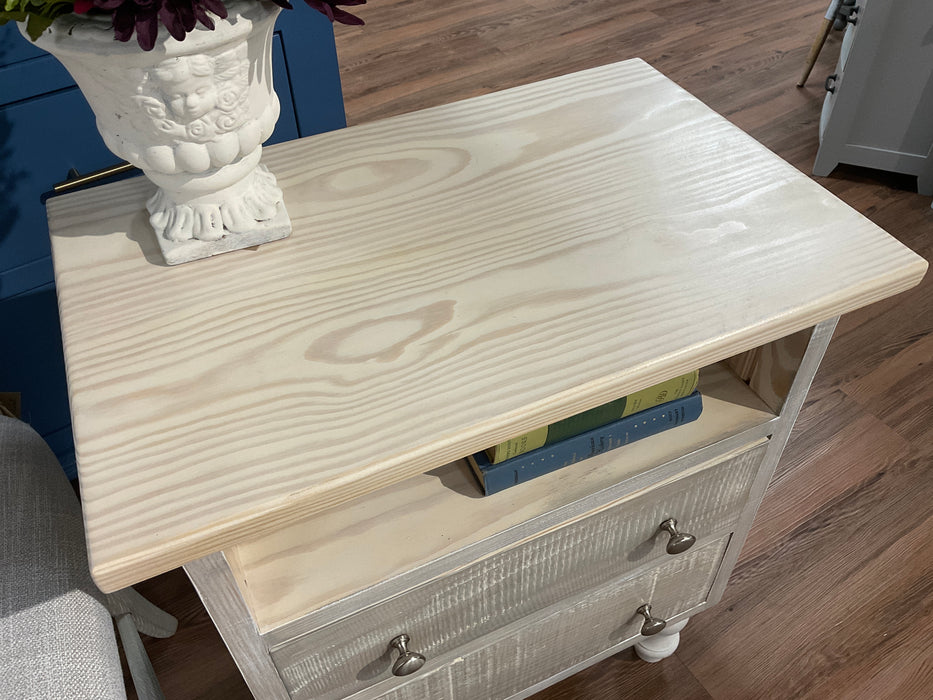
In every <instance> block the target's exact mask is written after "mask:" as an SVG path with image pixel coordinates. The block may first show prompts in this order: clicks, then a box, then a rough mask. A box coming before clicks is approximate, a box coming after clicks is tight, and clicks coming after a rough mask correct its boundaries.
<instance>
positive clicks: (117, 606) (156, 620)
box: [107, 588, 178, 638]
mask: <svg viewBox="0 0 933 700" xmlns="http://www.w3.org/2000/svg"><path fill="white" fill-rule="evenodd" d="M107 609H108V610H110V614H111V615H113V617H114V618H116V617H118V616H120V615H132V616H133V624H134V625H135V626H136V629H137V630H139V631H140V632H142V633H143V634H145V635H146V636H149V637H159V638H164V637H171V636H172V635H173V634H175V630H176V629H178V620H176V619H175V618H174V617H172V616H171V615H169V614H168V613H167V612H165V611H164V610H162V609H161V608H159V607H156V606H155V605H153V604H152V603H150V602H149V601H148V600H146V599H145V598H143V597H142V596H141V595H140V594H139V593H137V592H136V590H135V589H133V588H124V589H122V590H119V591H116V592H115V593H110V594H108V595H107Z"/></svg>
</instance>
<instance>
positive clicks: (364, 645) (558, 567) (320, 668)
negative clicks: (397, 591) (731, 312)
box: [272, 442, 767, 698]
mask: <svg viewBox="0 0 933 700" xmlns="http://www.w3.org/2000/svg"><path fill="white" fill-rule="evenodd" d="M766 446H767V442H761V443H757V444H755V445H753V446H750V447H749V448H747V449H745V450H744V451H742V452H740V453H739V454H735V455H733V456H731V457H729V458H726V459H722V460H720V461H717V462H713V463H708V464H707V465H704V466H701V467H699V468H697V469H696V470H695V471H693V472H690V473H688V474H687V475H685V476H683V477H682V478H679V479H677V480H674V481H671V482H668V483H665V484H662V485H660V486H657V487H655V488H652V489H648V490H645V491H642V492H638V493H635V494H633V495H632V496H630V497H627V498H626V499H623V500H622V501H619V502H616V503H614V504H611V505H610V506H608V507H606V508H603V509H600V510H598V511H595V512H591V513H589V514H586V515H584V516H582V517H580V518H577V519H575V520H573V521H570V522H568V523H566V524H564V525H562V526H560V527H557V528H554V529H552V530H549V531H547V532H544V533H542V534H539V535H537V536H535V537H533V538H531V539H529V540H526V541H524V542H521V543H518V544H516V545H514V546H512V547H509V548H507V549H505V550H502V551H500V552H497V553H496V554H493V555H491V556H488V557H486V558H484V559H481V560H479V561H477V562H474V563H473V564H471V565H469V566H467V567H464V568H462V569H460V570H458V571H455V572H452V573H450V574H448V575H446V576H443V577H441V578H439V579H436V580H433V581H430V582H428V583H425V584H423V585H421V586H418V587H417V588H414V589H412V590H410V591H407V592H405V593H403V594H401V595H398V596H396V597H394V598H391V599H389V600H386V601H384V602H382V603H380V604H378V605H375V606H372V607H370V608H368V609H365V610H362V611H360V612H358V613H355V614H353V615H351V616H349V617H347V618H344V619H342V620H339V621H337V622H335V623H333V624H331V625H328V626H326V627H324V628H322V629H319V630H316V631H314V632H311V633H308V634H305V635H302V636H300V637H298V638H296V639H293V640H290V641H288V642H285V643H283V644H280V645H278V646H277V647H275V648H274V649H273V650H272V656H273V659H274V661H275V664H276V666H277V667H278V668H279V670H280V673H281V674H282V677H283V679H284V681H285V684H286V686H287V687H288V688H289V690H290V691H291V692H292V693H293V694H294V696H295V697H300V698H304V697H309V698H310V697H313V698H336V697H343V696H345V695H347V694H349V693H351V692H356V691H358V690H360V689H362V688H365V687H366V686H367V685H369V684H372V683H375V682H377V681H380V680H383V679H385V678H389V677H391V670H390V667H391V664H392V654H391V653H390V651H389V648H388V643H389V641H390V640H391V639H393V638H394V637H395V636H397V635H398V634H401V633H405V634H408V635H410V637H411V640H412V647H413V648H416V649H417V650H418V651H420V652H421V653H423V654H425V655H426V656H429V657H437V656H439V655H441V654H444V653H446V652H447V651H449V650H451V649H454V648H457V647H460V646H462V645H464V644H466V643H468V642H470V641H471V640H473V639H476V638H478V637H480V636H482V635H485V634H488V633H490V632H492V631H494V630H496V629H498V628H500V627H503V626H505V625H507V624H509V623H512V622H515V621H517V620H519V619H521V618H523V617H525V616H527V615H530V614H532V613H534V612H537V611H539V610H541V609H543V608H545V607H547V606H549V605H553V604H555V603H558V602H560V601H562V600H565V599H567V598H569V597H572V596H574V595H576V594H578V593H580V592H582V591H586V590H590V589H592V588H594V587H597V586H599V585H601V584H603V583H606V582H608V581H612V580H615V579H618V578H619V577H620V576H623V575H624V574H625V573H626V572H628V571H633V570H634V569H636V568H638V567H640V566H643V565H645V564H647V563H649V562H651V561H652V560H655V559H658V558H662V557H665V558H666V557H671V558H672V559H676V558H677V557H683V556H685V555H684V554H680V555H668V554H666V553H665V545H666V542H667V540H668V535H667V533H664V532H661V531H659V528H658V526H659V524H660V523H661V522H662V521H664V520H666V519H667V518H671V517H673V518H676V519H677V520H678V523H679V526H680V528H681V529H682V530H685V531H687V532H689V533H691V534H693V535H695V536H696V537H697V539H698V540H700V541H702V540H704V539H705V538H708V537H709V536H712V535H719V534H723V533H726V532H730V531H731V529H732V527H733V525H734V524H735V522H736V521H737V520H738V517H739V515H740V513H741V510H742V507H743V506H744V504H745V502H746V500H747V497H748V491H749V488H750V487H751V483H752V481H753V480H754V476H755V474H756V473H757V468H758V465H759V464H760V462H761V458H762V456H763V455H764V451H765V449H766Z"/></svg>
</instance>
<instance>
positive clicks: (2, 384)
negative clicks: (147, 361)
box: [0, 4, 346, 478]
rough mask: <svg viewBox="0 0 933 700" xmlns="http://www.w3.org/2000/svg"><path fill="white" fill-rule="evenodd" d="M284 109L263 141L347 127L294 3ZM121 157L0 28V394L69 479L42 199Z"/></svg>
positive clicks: (61, 85) (37, 56)
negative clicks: (12, 398) (11, 395)
mask: <svg viewBox="0 0 933 700" xmlns="http://www.w3.org/2000/svg"><path fill="white" fill-rule="evenodd" d="M273 65H274V80H275V86H276V92H277V93H278V96H279V101H280V102H281V105H282V114H281V117H280V118H279V122H278V125H277V127H276V130H275V133H274V134H273V135H272V138H271V139H270V140H269V143H277V142H279V141H286V140H289V139H295V138H298V137H301V136H310V135H312V134H317V133H321V132H324V131H330V130H333V129H339V128H341V127H343V126H346V118H345V115H344V110H343V97H342V95H341V90H340V76H339V73H338V68H337V52H336V48H335V46H334V34H333V28H332V26H331V24H330V22H329V21H328V20H327V19H326V18H325V17H324V16H323V15H321V14H319V13H317V12H314V11H313V10H311V9H310V8H308V7H304V6H303V5H300V4H299V6H297V7H296V9H295V10H294V11H283V12H282V13H281V14H280V15H279V19H278V22H277V24H276V32H275V42H274V46H273ZM117 161H118V159H117V158H116V156H114V155H113V154H112V153H110V151H108V150H107V148H106V147H105V146H104V144H103V141H102V140H101V138H100V136H99V135H98V133H97V129H96V127H95V126H94V116H93V114H92V112H91V110H90V108H89V107H88V105H87V103H86V102H85V100H84V98H83V96H82V95H81V93H80V91H79V90H78V89H77V87H75V84H74V81H73V80H72V79H71V76H70V75H68V73H67V72H66V71H65V69H64V68H62V67H61V65H60V64H59V63H58V62H57V61H56V60H55V59H54V58H52V57H51V56H49V55H48V54H46V53H45V52H43V51H40V50H39V49H37V48H35V47H34V46H32V45H31V44H30V43H29V42H28V41H27V40H25V39H23V38H22V37H21V36H20V34H19V31H18V30H17V28H16V27H15V26H14V25H13V24H7V25H5V26H3V27H0V188H2V195H0V391H10V392H19V393H20V394H21V395H22V410H23V419H24V420H26V421H27V422H29V423H30V424H32V426H33V427H34V428H35V429H36V430H37V431H38V432H39V433H40V434H41V435H42V436H43V437H44V438H45V439H46V441H47V442H48V443H49V444H50V445H51V446H52V449H53V450H54V451H55V453H56V455H57V456H58V458H59V460H60V461H61V462H62V464H63V465H64V466H65V471H66V472H68V476H69V477H71V478H74V476H75V475H76V473H75V457H74V446H73V444H72V439H71V420H70V414H69V410H68V395H67V391H66V387H65V369H64V360H63V358H62V348H61V332H60V330H59V323H58V307H57V303H56V298H55V285H54V280H53V274H52V261H51V257H50V250H49V238H48V226H47V222H46V216H45V206H44V205H43V202H42V198H43V195H44V194H46V193H48V192H49V191H50V190H51V188H52V186H53V185H54V184H55V183H58V182H61V181H63V180H66V179H68V173H69V171H70V170H72V169H74V170H76V171H77V172H79V173H88V172H92V171H94V170H99V169H101V168H105V167H107V166H110V165H114V164H115V163H116V162H117Z"/></svg>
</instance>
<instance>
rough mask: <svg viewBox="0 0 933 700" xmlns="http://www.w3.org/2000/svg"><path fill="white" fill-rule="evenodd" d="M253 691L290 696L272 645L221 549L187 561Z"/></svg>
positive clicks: (273, 697)
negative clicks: (261, 632)
mask: <svg viewBox="0 0 933 700" xmlns="http://www.w3.org/2000/svg"><path fill="white" fill-rule="evenodd" d="M185 573H186V574H188V578H190V579H191V583H192V584H194V587H195V589H196V590H197V592H198V595H200V596H201V600H203V601H204V606H205V607H206V608H207V612H208V614H209V615H210V616H211V619H212V620H213V621H214V624H216V625H217V629H218V631H219V632H220V635H221V637H223V640H224V643H225V644H226V645H227V648H228V649H229V650H230V653H231V654H232V655H233V659H234V661H236V664H237V667H238V668H239V669H240V672H241V673H242V674H243V678H244V679H245V680H246V684H247V685H248V686H249V689H250V691H251V692H252V693H253V695H254V696H255V697H256V698H258V699H259V700H287V698H288V692H287V691H286V690H285V686H284V684H283V683H282V679H281V678H280V677H279V672H278V670H277V669H276V668H275V666H274V665H273V663H272V659H271V658H270V656H269V647H268V645H267V644H266V642H265V640H264V639H262V638H261V637H260V636H259V633H258V631H257V630H256V624H255V623H254V622H253V620H252V618H251V617H250V615H249V611H247V609H246V606H245V605H244V604H243V598H242V597H241V596H240V593H239V591H238V590H237V586H236V582H235V581H234V580H233V577H232V576H231V574H230V569H229V567H228V566H227V563H226V561H224V556H223V554H221V553H220V552H217V553H215V554H212V555H210V556H208V557H204V558H203V559H198V560H197V561H193V562H189V563H188V564H186V565H185Z"/></svg>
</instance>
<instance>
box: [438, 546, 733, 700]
mask: <svg viewBox="0 0 933 700" xmlns="http://www.w3.org/2000/svg"><path fill="white" fill-rule="evenodd" d="M729 539H730V537H729V536H727V537H724V538H722V539H721V540H719V541H716V542H711V543H709V544H707V545H704V546H702V547H698V548H696V549H695V550H694V551H691V552H689V553H688V554H686V555H683V556H681V557H676V558H673V559H670V560H668V561H666V562H665V563H664V564H661V565H659V566H657V567H654V568H652V569H650V570H648V571H647V572H645V573H643V574H636V575H635V576H633V577H632V578H630V579H627V580H625V581H622V582H618V583H613V584H610V585H607V586H603V587H602V588H600V589H598V590H597V591H594V592H593V593H592V594H587V595H584V596H580V597H578V598H576V599H574V601H573V602H572V603H570V604H568V605H566V606H561V607H560V608H559V609H557V610H553V611H550V614H547V615H546V616H544V617H543V618H536V619H535V620H534V621H533V622H531V623H530V624H528V625H525V626H522V627H520V628H519V629H518V630H517V631H515V632H512V633H506V634H505V635H504V636H502V637H501V638H500V639H498V640H497V641H494V642H492V643H491V644H489V645H487V646H484V647H482V648H481V649H479V650H476V651H471V652H468V653H466V654H464V656H463V661H462V662H461V663H458V664H455V665H454V666H452V667H451V684H452V687H453V693H452V694H451V695H450V698H451V700H476V699H477V698H483V700H499V699H501V698H509V697H512V696H513V695H515V694H516V693H519V692H521V691H522V690H525V689H526V688H530V687H531V686H534V685H536V684H537V683H540V682H542V681H545V680H547V679H548V678H551V677H552V676H554V675H555V674H557V673H560V672H561V671H563V670H565V669H568V668H571V667H573V666H576V665H577V664H580V663H583V662H585V661H587V660H588V659H590V658H592V657H593V656H596V655H597V654H599V653H601V652H603V651H606V650H607V649H611V648H613V647H617V646H618V647H620V648H622V647H621V646H620V645H625V644H631V643H634V642H635V641H637V640H638V639H639V638H640V630H641V626H642V624H643V623H644V619H643V618H642V617H641V616H639V615H638V614H637V613H636V612H635V611H636V610H637V609H638V607H639V606H641V605H642V604H644V603H649V604H650V605H651V614H652V615H653V616H655V617H660V618H663V619H665V620H668V619H671V618H674V617H675V616H677V615H680V614H682V613H685V612H688V611H690V610H692V609H694V608H696V607H697V606H699V605H701V604H702V603H704V602H706V599H707V597H708V596H709V591H710V588H711V587H712V585H713V581H714V580H715V578H716V574H717V573H718V572H719V566H720V564H721V563H722V557H723V554H724V553H725V550H726V546H727V545H728V543H729Z"/></svg>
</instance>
